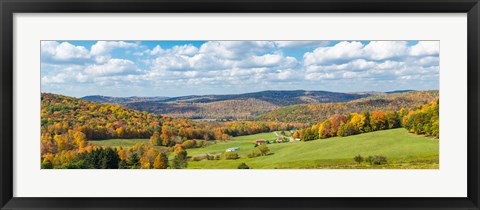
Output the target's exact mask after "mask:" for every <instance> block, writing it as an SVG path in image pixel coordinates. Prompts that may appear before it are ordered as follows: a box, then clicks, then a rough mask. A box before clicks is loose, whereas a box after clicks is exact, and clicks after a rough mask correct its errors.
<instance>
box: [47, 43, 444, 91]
mask: <svg viewBox="0 0 480 210" xmlns="http://www.w3.org/2000/svg"><path fill="white" fill-rule="evenodd" d="M185 43H186V44H185ZM89 48H90V50H89V49H88V47H85V46H83V45H79V46H75V45H74V44H72V43H69V42H42V90H43V88H44V87H47V88H48V87H51V88H53V87H56V88H59V89H61V87H63V88H64V89H67V86H68V87H70V86H72V85H74V84H75V85H78V86H79V87H81V86H82V85H85V86H84V87H97V90H103V89H107V88H113V87H115V88H117V89H118V90H124V91H125V92H128V91H130V90H138V91H151V92H149V93H153V92H152V91H155V90H162V91H167V90H168V91H172V93H173V94H174V95H182V93H183V94H192V93H195V94H197V91H200V92H201V93H208V94H210V93H214V92H216V91H227V90H231V91H239V92H253V91H258V90H265V89H311V90H313V89H316V90H330V91H345V90H349V91H352V90H355V91H360V90H362V91H367V90H380V89H379V88H383V89H389V90H393V89H402V88H404V89H416V87H421V88H426V87H433V88H432V89H435V87H438V75H439V57H438V55H439V42H435V41H420V42H405V41H371V42H360V41H341V42H333V43H332V42H329V41H207V42H204V43H201V44H195V43H192V44H190V43H188V42H182V44H178V45H173V46H172V45H171V43H168V44H166V43H165V42H158V44H156V45H153V46H152V45H149V46H146V45H142V43H141V42H124V41H99V42H96V43H93V44H91V47H89ZM420 81H421V82H420ZM392 84H393V85H392ZM401 85H404V86H401ZM129 87H130V89H129ZM127 89H128V90H127ZM56 90H57V89H56ZM89 90H90V89H89ZM111 90H112V91H114V89H111ZM85 91H86V90H85ZM93 91H96V90H93ZM92 94H93V93H92ZM96 94H101V93H96ZM85 95H86V94H85ZM154 95H168V94H154Z"/></svg>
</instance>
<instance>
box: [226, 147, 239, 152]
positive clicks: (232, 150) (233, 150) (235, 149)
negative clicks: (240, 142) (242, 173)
mask: <svg viewBox="0 0 480 210" xmlns="http://www.w3.org/2000/svg"><path fill="white" fill-rule="evenodd" d="M239 149H240V148H238V147H232V148H228V149H227V150H225V152H235V151H238V150H239Z"/></svg>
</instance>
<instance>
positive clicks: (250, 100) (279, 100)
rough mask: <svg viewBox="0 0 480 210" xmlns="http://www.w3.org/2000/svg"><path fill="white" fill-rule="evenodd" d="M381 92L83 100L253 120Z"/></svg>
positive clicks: (172, 113)
mask: <svg viewBox="0 0 480 210" xmlns="http://www.w3.org/2000/svg"><path fill="white" fill-rule="evenodd" d="M375 94H380V93H377V92H365V93H336V92H327V91H305V90H292V91H261V92H253V93H244V94H231V95H200V96H181V97H172V98H159V99H157V100H155V98H140V97H127V98H116V97H102V96H86V97H83V98H82V99H85V100H91V101H96V102H101V103H118V104H120V105H121V106H122V107H124V108H129V109H135V110H140V111H147V112H150V113H156V114H162V115H168V116H171V117H179V118H191V119H218V120H224V119H235V120H252V119H254V118H255V117H256V116H258V115H261V114H264V113H267V112H269V111H272V110H275V109H277V108H279V107H284V106H289V105H294V104H308V103H325V102H344V101H350V100H354V99H359V98H364V97H368V96H371V95H375Z"/></svg>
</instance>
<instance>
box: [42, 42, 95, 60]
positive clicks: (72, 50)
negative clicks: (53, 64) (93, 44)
mask: <svg viewBox="0 0 480 210" xmlns="http://www.w3.org/2000/svg"><path fill="white" fill-rule="evenodd" d="M40 45H41V53H42V60H43V61H47V62H48V61H61V62H67V61H73V60H75V59H76V60H84V59H88V58H90V53H89V52H88V50H87V49H86V48H85V47H83V46H74V45H72V44H70V43H68V42H57V41H42V42H41V43H40Z"/></svg>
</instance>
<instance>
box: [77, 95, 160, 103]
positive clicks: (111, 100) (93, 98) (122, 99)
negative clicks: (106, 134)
mask: <svg viewBox="0 0 480 210" xmlns="http://www.w3.org/2000/svg"><path fill="white" fill-rule="evenodd" d="M167 98H168V97H162V96H156V97H141V96H131V97H112V96H102V95H91V96H84V97H81V98H80V99H82V100H87V101H93V102H99V103H113V104H118V103H132V102H140V101H158V100H165V99H167Z"/></svg>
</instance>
